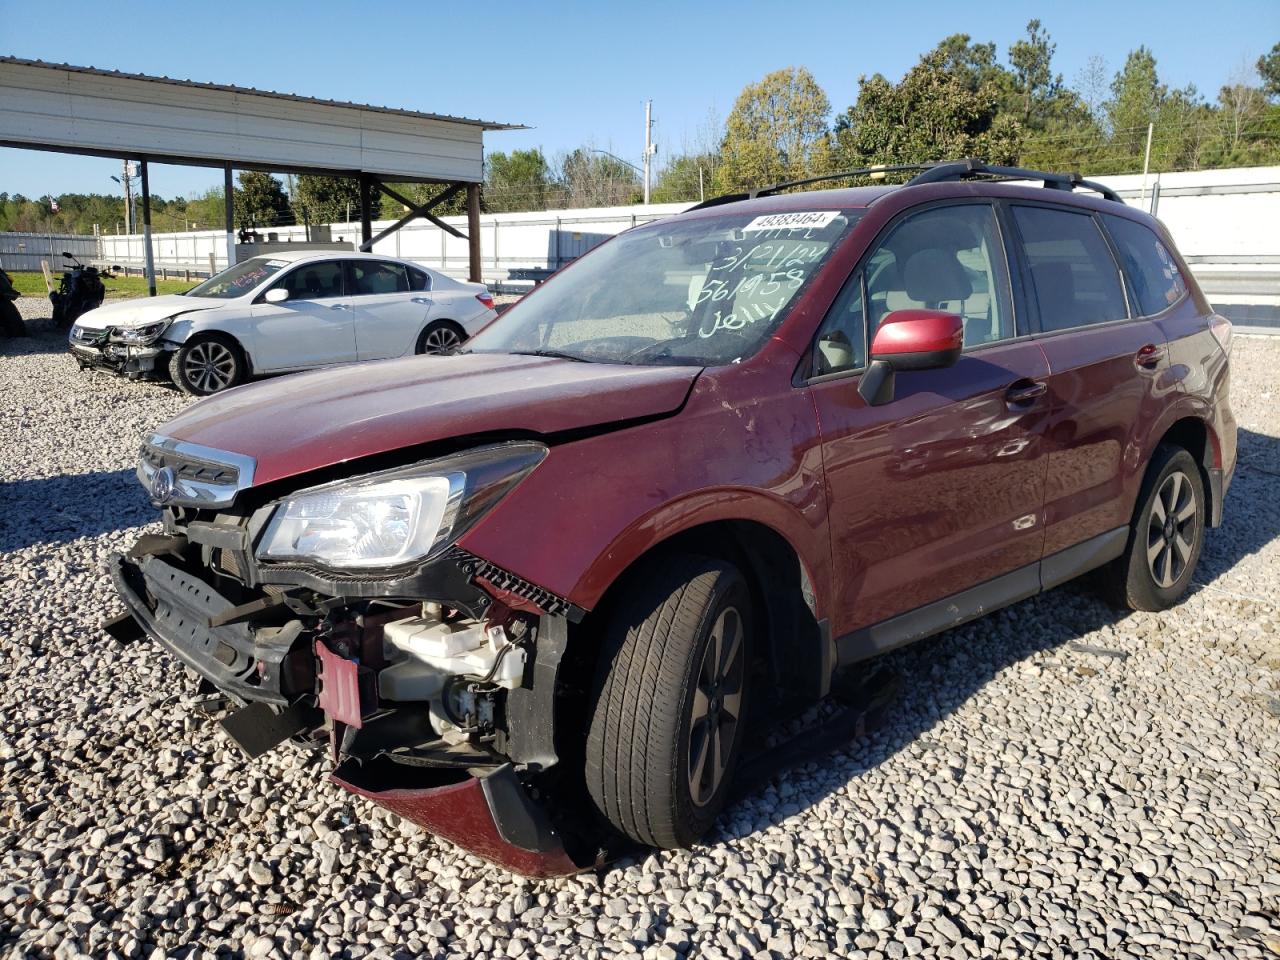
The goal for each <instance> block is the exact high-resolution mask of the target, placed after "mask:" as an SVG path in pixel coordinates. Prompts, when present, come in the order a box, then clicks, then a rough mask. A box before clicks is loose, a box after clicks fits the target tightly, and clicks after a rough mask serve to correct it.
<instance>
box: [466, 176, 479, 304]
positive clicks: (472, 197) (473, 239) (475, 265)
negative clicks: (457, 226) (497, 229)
mask: <svg viewBox="0 0 1280 960" xmlns="http://www.w3.org/2000/svg"><path fill="white" fill-rule="evenodd" d="M467 247H468V248H469V250H468V252H469V253H470V258H469V259H470V261H471V269H470V272H469V274H468V277H467V279H468V280H470V281H471V282H472V283H483V281H482V280H481V279H480V184H478V183H468V184H467Z"/></svg>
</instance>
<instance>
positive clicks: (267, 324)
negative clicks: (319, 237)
mask: <svg viewBox="0 0 1280 960" xmlns="http://www.w3.org/2000/svg"><path fill="white" fill-rule="evenodd" d="M344 283H345V281H344V278H343V269H342V261H340V260H321V261H310V262H307V263H302V264H299V265H298V266H296V267H294V268H293V269H292V270H289V271H288V272H287V273H284V274H282V275H281V276H280V277H279V278H278V279H277V280H276V281H275V283H273V284H271V286H270V287H268V288H266V289H267V290H269V289H273V288H275V287H280V288H283V289H284V290H287V291H288V292H289V299H288V300H285V301H284V302H283V303H267V302H266V299H265V295H266V290H263V291H262V292H261V293H259V294H258V296H257V297H255V298H254V302H253V306H252V307H251V308H250V311H251V314H252V333H251V335H250V339H251V341H252V347H251V349H252V350H253V363H254V367H255V368H256V369H257V370H259V371H262V372H270V371H273V370H296V369H299V368H304V367H319V366H325V365H327V364H331V363H349V362H351V361H352V360H355V359H356V335H355V325H354V324H353V322H352V314H351V304H350V302H349V300H348V297H347V295H346V290H345V288H344Z"/></svg>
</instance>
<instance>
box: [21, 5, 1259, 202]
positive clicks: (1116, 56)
mask: <svg viewBox="0 0 1280 960" xmlns="http://www.w3.org/2000/svg"><path fill="white" fill-rule="evenodd" d="M184 8H189V11H190V13H189V15H184V14H183V12H182V10H183V9H184ZM1037 16H1038V17H1039V18H1040V20H1041V21H1042V22H1043V24H1044V26H1045V27H1046V28H1047V29H1048V31H1049V33H1050V34H1051V36H1052V38H1053V40H1054V42H1056V43H1057V45H1058V49H1057V55H1056V57H1055V67H1056V69H1057V70H1058V71H1059V72H1060V73H1062V74H1063V76H1064V77H1065V79H1066V80H1068V81H1069V82H1070V81H1071V80H1073V79H1074V78H1075V77H1076V75H1077V73H1078V72H1079V71H1080V70H1081V68H1082V67H1083V66H1084V64H1085V63H1086V62H1087V61H1088V59H1089V58H1090V57H1091V56H1092V55H1095V54H1097V55H1100V56H1101V57H1103V58H1104V59H1105V60H1106V62H1107V65H1108V67H1109V69H1110V70H1111V71H1113V72H1114V71H1115V70H1116V69H1118V68H1119V67H1120V66H1121V65H1122V64H1123V62H1124V58H1125V55H1126V53H1127V52H1128V51H1129V50H1131V49H1133V48H1134V47H1136V46H1138V45H1139V44H1146V45H1147V46H1148V47H1150V48H1151V49H1152V50H1153V51H1154V53H1155V55H1156V58H1157V61H1158V64H1159V69H1160V74H1161V77H1162V79H1163V80H1164V81H1165V82H1167V83H1169V84H1171V85H1173V86H1182V85H1184V84H1187V83H1194V84H1195V85H1196V86H1197V87H1198V88H1199V89H1200V90H1201V91H1202V92H1203V93H1205V94H1206V95H1208V96H1210V97H1212V96H1214V95H1216V92H1217V90H1218V88H1219V86H1221V85H1222V83H1223V82H1225V80H1226V79H1227V77H1228V75H1229V74H1231V73H1232V72H1233V71H1234V70H1236V69H1238V68H1239V67H1240V66H1241V65H1242V64H1246V63H1247V64H1250V65H1251V64H1252V63H1253V62H1254V61H1255V60H1256V59H1257V58H1258V56H1259V54H1261V53H1262V52H1264V51H1265V50H1267V49H1270V47H1271V45H1272V44H1273V43H1276V42H1277V41H1280V0H1219V2H1213V3H1205V2H1196V3H1193V2H1189V0H1165V2H1163V3H1159V4H1150V3H1142V4H1139V3H1133V2H1125V0H1110V2H1096V0H1076V2H1073V3H1071V4H1064V3H1056V4H1055V3H1034V4H1032V3H1021V2H1015V0H1004V2H991V0H986V2H970V3H956V2H954V0H951V2H932V0H914V2H896V3H883V4H872V3H867V2H865V0H864V2H861V3H849V2H846V3H819V2H807V3H794V2H793V3H780V2H777V0H773V2H768V3H766V2H755V0H737V2H733V3H695V2H692V0H686V2H684V3H670V2H665V0H650V2H649V3H646V4H620V3H610V2H608V0H603V2H601V0H597V2H590V3H578V2H574V3H567V2H566V3H557V2H554V0H544V2H543V3H539V4H531V3H527V2H526V3H481V2H477V0H470V2H467V3H451V4H438V3H429V2H423V0H419V2H418V3H399V2H391V0H380V2H378V3H369V4H365V5H361V6H352V5H347V4H340V3H334V2H325V0H315V2H311V3H305V4H304V3H294V2H287V0H272V2H268V3H263V2H257V3H244V2H239V0H228V2H223V3H217V4H212V5H211V4H208V3H198V4H196V3H185V4H184V3H181V2H173V0H170V2H152V0H133V2H130V3H128V4H125V5H123V6H119V7H112V6H110V5H107V6H103V5H102V4H89V3H81V2H66V3H63V4H61V5H60V6H57V7H50V6H48V5H47V4H39V3H34V4H33V3H30V2H29V0H0V53H4V54H9V55H14V56H20V57H29V58H32V59H42V60H48V61H56V62H67V63H73V64H78V65H91V66H96V67H104V68H109V69H117V70H126V71H130V72H135V73H149V74H158V75H167V76H171V77H181V78H188V79H194V80H204V81H213V82H218V83H234V84H238V85H243V86H251V87H259V88H264V89H271V90H279V91H284V92H289V93H298V94H304V95H307V96H316V97H326V98H334V99H339V100H353V101H358V102H364V103H373V104H379V105H385V106H393V107H404V108H408V109H418V110H426V111H431V112H437V113H449V114H461V115H464V116H470V117H480V118H483V119H486V120H499V121H505V122H513V123H524V124H528V125H529V126H531V127H533V129H531V130H526V131H517V132H508V133H493V134H490V135H489V136H488V137H487V142H486V146H487V149H488V150H490V151H494V150H511V149H518V148H527V147H535V146H540V147H542V148H543V149H544V150H545V151H546V152H547V153H548V155H554V154H556V153H558V152H560V151H563V150H568V149H571V148H573V147H574V146H577V145H578V144H581V143H584V142H590V143H592V144H593V145H595V146H597V147H601V148H603V149H607V150H611V151H613V152H614V153H617V154H619V155H621V156H622V157H624V158H626V159H628V160H630V161H632V162H634V163H637V164H638V163H639V162H640V153H641V149H642V145H643V142H644V140H643V138H644V129H643V127H644V101H645V99H646V98H652V99H653V101H654V116H655V118H656V126H655V134H654V136H655V139H656V140H657V142H658V144H659V155H658V159H659V162H661V161H662V159H663V158H664V157H666V156H670V155H671V154H673V153H676V152H679V150H680V147H681V145H682V143H691V142H694V141H696V140H697V139H698V135H699V133H700V132H701V131H702V130H703V129H704V128H705V127H706V124H707V120H708V117H709V116H712V115H714V116H718V117H719V118H720V119H721V120H723V118H724V116H725V115H726V114H727V113H728V112H729V110H730V108H731V107H732V106H733V101H734V98H735V97H736V96H737V94H738V92H739V91H740V90H741V89H742V87H743V86H744V85H745V84H747V83H750V82H752V81H754V80H758V79H759V78H760V77H762V76H763V75H764V74H766V73H768V72H769V71H771V70H775V69H778V68H780V67H786V66H805V67H807V68H808V69H809V70H811V71H812V72H813V73H814V75H815V76H816V77H817V79H818V82H819V83H821V84H822V86H823V88H824V89H825V90H826V91H827V95H828V96H829V97H830V99H831V103H832V107H833V109H834V110H836V111H839V110H842V109H843V108H844V107H845V106H846V105H848V104H849V103H851V102H853V100H854V99H855V98H856V97H857V91H858V77H859V75H861V74H867V75H870V74H872V73H876V72H881V73H884V74H885V75H887V76H889V77H891V78H894V79H897V78H898V77H900V76H901V75H902V73H903V72H904V71H905V70H907V68H909V67H910V66H911V65H912V64H913V63H914V62H915V61H916V60H917V58H918V57H919V55H920V54H921V53H922V52H924V51H925V50H927V49H929V48H930V47H932V46H933V45H934V44H936V43H937V42H938V41H939V40H940V39H942V38H943V37H944V36H946V35H948V34H951V33H957V32H963V33H968V34H970V35H971V36H973V37H974V39H975V40H980V41H994V42H995V43H996V44H997V46H998V48H999V50H1000V55H1001V57H1002V58H1003V57H1004V56H1005V55H1006V53H1007V48H1008V45H1009V43H1010V42H1012V41H1013V40H1015V39H1017V38H1018V37H1019V36H1020V35H1021V34H1022V33H1023V30H1024V28H1025V25H1026V22H1027V20H1028V19H1030V18H1031V17H1037ZM126 26H127V29H124V30H122V29H121V28H122V27H126ZM184 26H186V27H187V28H188V29H183V27H184ZM0 133H2V131H0ZM118 166H119V164H118V162H116V161H111V160H102V159H92V158H87V157H71V156H64V155H60V154H44V153H31V152H27V151H18V150H8V149H0V192H9V193H15V192H16V193H23V194H26V195H27V196H39V195H43V194H45V193H52V194H54V195H56V194H58V193H61V192H64V191H65V192H73V191H74V192H90V191H107V190H109V189H114V188H115V185H114V184H113V183H112V182H111V181H110V180H109V179H108V177H109V175H110V174H112V173H115V172H117V168H118ZM220 182H221V180H220V174H219V173H218V172H217V171H215V170H202V169H198V168H189V167H176V166H156V167H154V168H153V173H152V190H153V191H154V192H156V193H158V194H161V195H163V196H174V195H178V194H186V193H194V192H200V191H202V190H203V189H205V188H207V187H210V186H214V185H217V184H219V183H220Z"/></svg>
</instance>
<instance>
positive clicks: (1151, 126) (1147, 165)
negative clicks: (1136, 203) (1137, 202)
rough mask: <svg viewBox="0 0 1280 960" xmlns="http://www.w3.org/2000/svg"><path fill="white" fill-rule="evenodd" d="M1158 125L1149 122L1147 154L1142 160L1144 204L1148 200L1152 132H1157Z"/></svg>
mask: <svg viewBox="0 0 1280 960" xmlns="http://www.w3.org/2000/svg"><path fill="white" fill-rule="evenodd" d="M1155 129H1156V125H1155V124H1154V123H1148V124H1147V155H1146V157H1145V159H1144V160H1143V161H1142V200H1141V203H1142V204H1144V205H1145V204H1146V202H1147V170H1149V169H1150V167H1151V134H1152V133H1154V132H1155Z"/></svg>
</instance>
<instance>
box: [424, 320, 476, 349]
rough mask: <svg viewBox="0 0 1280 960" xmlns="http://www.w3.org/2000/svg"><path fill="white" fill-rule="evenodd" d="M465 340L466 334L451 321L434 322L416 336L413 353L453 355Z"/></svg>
mask: <svg viewBox="0 0 1280 960" xmlns="http://www.w3.org/2000/svg"><path fill="white" fill-rule="evenodd" d="M466 339H467V332H466V331H465V330H463V329H462V328H461V327H460V326H458V325H457V324H456V323H454V322H453V321H452V320H436V321H435V322H434V323H431V324H428V325H427V328H426V329H425V330H423V331H422V333H420V334H419V335H418V345H417V347H416V348H415V349H414V353H429V354H437V355H438V354H447V353H453V351H455V350H457V349H458V347H460V346H462V343H463V341H464V340H466Z"/></svg>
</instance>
